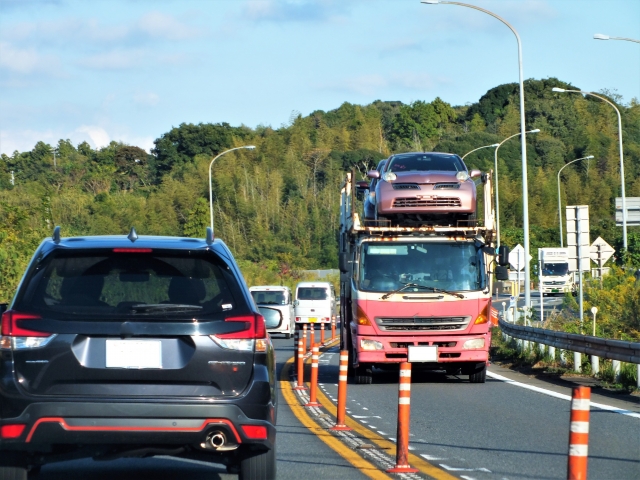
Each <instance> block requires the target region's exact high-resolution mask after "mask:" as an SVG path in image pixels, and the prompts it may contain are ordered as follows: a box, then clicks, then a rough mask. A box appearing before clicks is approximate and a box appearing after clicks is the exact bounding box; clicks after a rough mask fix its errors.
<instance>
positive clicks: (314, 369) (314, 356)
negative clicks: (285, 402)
mask: <svg viewBox="0 0 640 480" xmlns="http://www.w3.org/2000/svg"><path fill="white" fill-rule="evenodd" d="M317 397H318V347H316V346H314V347H313V349H312V350H311V390H310V391H309V403H307V404H306V405H305V407H321V406H322V405H320V404H319V403H318V402H317Z"/></svg>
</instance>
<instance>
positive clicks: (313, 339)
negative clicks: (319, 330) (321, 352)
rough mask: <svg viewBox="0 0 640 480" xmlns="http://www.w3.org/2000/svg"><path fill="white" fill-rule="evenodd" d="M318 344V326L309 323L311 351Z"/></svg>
mask: <svg viewBox="0 0 640 480" xmlns="http://www.w3.org/2000/svg"><path fill="white" fill-rule="evenodd" d="M315 346H316V326H315V325H314V324H313V323H310V324H309V351H310V352H311V351H313V347H315Z"/></svg>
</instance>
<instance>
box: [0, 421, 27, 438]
mask: <svg viewBox="0 0 640 480" xmlns="http://www.w3.org/2000/svg"><path fill="white" fill-rule="evenodd" d="M24 427H26V425H24V424H21V423H18V424H14V425H2V427H0V437H2V438H18V437H19V436H20V435H22V432H24Z"/></svg>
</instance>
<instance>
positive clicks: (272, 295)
mask: <svg viewBox="0 0 640 480" xmlns="http://www.w3.org/2000/svg"><path fill="white" fill-rule="evenodd" d="M251 295H252V296H253V299H254V300H255V302H256V303H257V304H258V305H286V304H287V301H286V295H285V293H284V292H274V291H269V290H251Z"/></svg>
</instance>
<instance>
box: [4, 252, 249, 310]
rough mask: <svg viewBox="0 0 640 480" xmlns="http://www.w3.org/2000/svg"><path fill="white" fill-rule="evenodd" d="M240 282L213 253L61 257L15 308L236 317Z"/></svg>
mask: <svg viewBox="0 0 640 480" xmlns="http://www.w3.org/2000/svg"><path fill="white" fill-rule="evenodd" d="M238 288H239V287H238V284H237V280H236V279H235V278H234V276H233V275H232V274H231V273H230V270H229V268H228V267H227V265H226V264H225V263H224V262H223V261H222V260H221V259H220V258H219V257H217V255H215V254H213V253H212V252H166V251H165V252H161V251H156V250H152V251H149V252H145V253H131V252H123V253H120V252H114V251H113V250H111V249H109V250H104V249H101V250H99V251H98V250H75V251H73V252H64V251H57V252H54V253H52V254H51V255H49V256H47V257H45V259H44V260H43V261H41V262H40V263H39V264H38V265H37V266H36V268H35V270H34V271H32V273H31V274H30V277H29V279H28V285H27V288H26V289H25V290H24V294H23V295H22V296H21V297H20V298H19V299H18V302H17V305H16V308H18V309H22V310H25V311H33V312H35V313H40V314H42V315H50V316H53V317H57V318H66V317H67V316H69V315H83V314H88V313H91V314H92V315H93V314H95V315H104V316H117V318H118V319H122V318H126V317H127V316H135V317H138V318H139V317H142V316H145V315H155V316H157V315H185V314H188V315H196V314H197V315H198V316H201V315H207V314H211V313H216V312H223V311H224V312H229V311H232V310H233V309H234V308H235V307H236V306H237V305H236V303H237V299H238V298H241V297H242V296H241V295H240V294H239V292H238Z"/></svg>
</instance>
